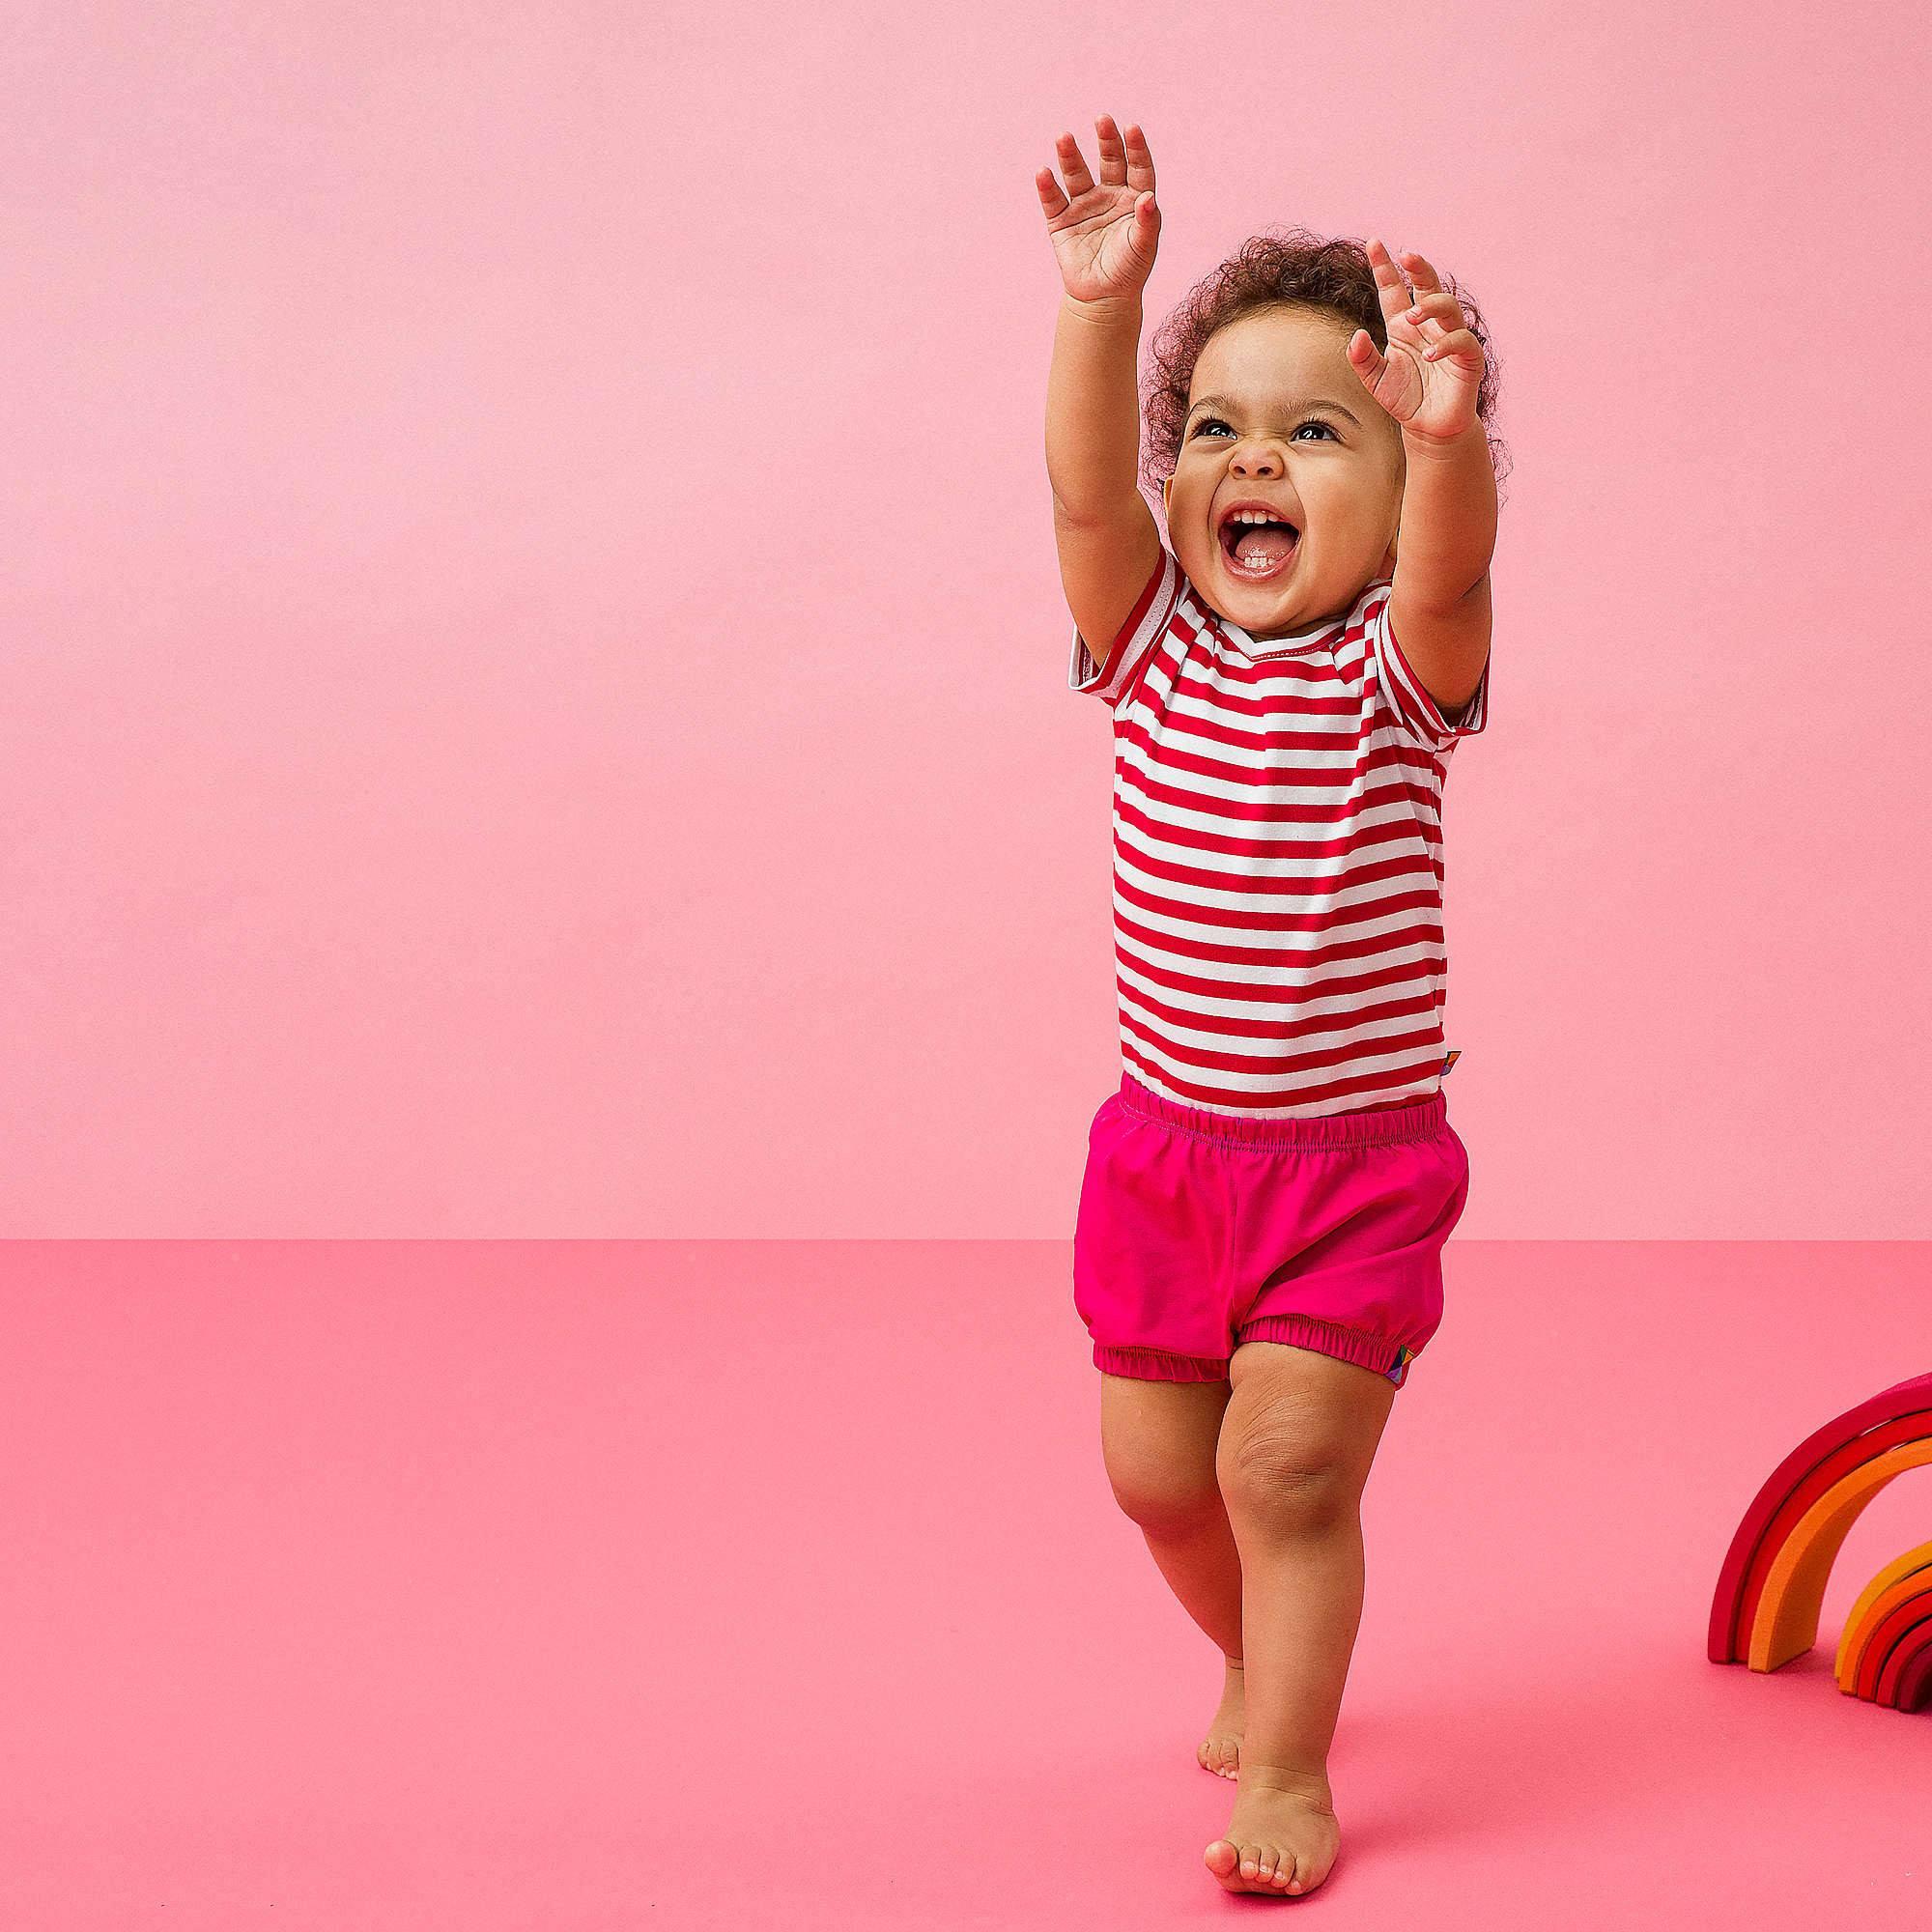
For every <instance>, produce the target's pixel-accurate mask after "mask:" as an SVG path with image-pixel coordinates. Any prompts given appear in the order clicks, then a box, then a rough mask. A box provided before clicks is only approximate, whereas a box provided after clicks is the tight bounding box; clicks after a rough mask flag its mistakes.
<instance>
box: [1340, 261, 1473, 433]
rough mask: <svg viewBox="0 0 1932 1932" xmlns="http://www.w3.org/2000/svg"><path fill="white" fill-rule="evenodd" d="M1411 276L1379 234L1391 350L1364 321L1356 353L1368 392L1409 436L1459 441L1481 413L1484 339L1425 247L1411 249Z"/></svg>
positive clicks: (1379, 272) (1377, 265)
mask: <svg viewBox="0 0 1932 1932" xmlns="http://www.w3.org/2000/svg"><path fill="white" fill-rule="evenodd" d="M1402 260H1403V262H1405V263H1406V264H1407V267H1408V272H1409V275H1410V277H1411V279H1412V280H1413V281H1414V283H1415V299H1414V301H1413V302H1411V301H1410V300H1409V297H1408V284H1407V282H1406V281H1404V279H1403V271H1402V270H1401V269H1400V268H1398V267H1397V266H1396V260H1395V258H1394V257H1393V256H1391V255H1390V253H1389V251H1388V250H1387V249H1386V248H1384V247H1383V246H1382V244H1381V243H1380V242H1379V241H1376V240H1375V239H1374V238H1373V237H1372V238H1371V239H1370V241H1369V266H1370V267H1371V268H1372V269H1373V270H1375V271H1376V294H1377V295H1378V296H1379V297H1380V298H1381V304H1382V319H1383V321H1384V322H1385V323H1386V324H1387V327H1388V353H1387V355H1383V354H1382V353H1381V351H1379V350H1378V349H1377V347H1376V340H1375V337H1374V336H1372V335H1371V334H1370V333H1369V331H1368V330H1367V329H1366V328H1358V329H1356V331H1355V332H1354V334H1353V335H1352V336H1350V339H1349V350H1348V355H1349V360H1350V362H1351V363H1352V364H1353V365H1354V370H1355V374H1356V375H1358V376H1359V377H1360V378H1361V379H1362V381H1363V382H1364V383H1365V384H1367V385H1368V389H1369V393H1370V394H1371V395H1372V396H1374V397H1375V399H1376V401H1377V402H1378V403H1379V404H1380V405H1381V406H1382V408H1383V409H1385V410H1386V411H1387V412H1389V414H1390V415H1392V416H1393V417H1394V418H1395V419H1396V421H1397V422H1399V423H1400V424H1401V425H1402V428H1403V434H1404V435H1405V436H1412V437H1416V438H1418V439H1425V440H1430V441H1433V442H1453V441H1454V440H1456V439H1457V438H1458V437H1460V436H1463V435H1464V434H1465V433H1466V432H1467V431H1468V430H1469V429H1470V428H1471V427H1473V425H1474V423H1475V421H1476V391H1477V390H1478V389H1479V388H1480V387H1481V386H1482V382H1483V375H1484V372H1485V371H1486V370H1487V369H1488V367H1489V364H1488V362H1487V360H1486V359H1485V358H1484V355H1483V345H1482V344H1481V343H1480V342H1478V341H1477V340H1476V338H1475V336H1474V335H1473V334H1471V333H1470V331H1469V329H1468V328H1467V327H1464V325H1463V304H1462V303H1461V302H1460V301H1458V300H1457V299H1456V298H1455V297H1454V296H1453V295H1451V294H1449V293H1448V292H1447V291H1446V290H1445V289H1444V288H1443V286H1442V282H1441V278H1440V277H1439V276H1438V275H1437V274H1436V272H1435V270H1434V269H1432V268H1431V267H1430V266H1429V264H1428V263H1427V262H1426V261H1424V260H1423V258H1422V257H1421V256H1420V255H1417V254H1415V253H1413V252H1411V251H1407V250H1405V251H1404V253H1403V256H1402Z"/></svg>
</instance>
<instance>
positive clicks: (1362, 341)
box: [1347, 328, 1388, 390]
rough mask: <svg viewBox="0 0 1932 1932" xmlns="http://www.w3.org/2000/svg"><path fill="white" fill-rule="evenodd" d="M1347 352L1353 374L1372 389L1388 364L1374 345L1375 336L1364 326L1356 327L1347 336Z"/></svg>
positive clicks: (1386, 359)
mask: <svg viewBox="0 0 1932 1932" xmlns="http://www.w3.org/2000/svg"><path fill="white" fill-rule="evenodd" d="M1347 353H1348V356H1349V361H1350V364H1351V366H1352V367H1353V369H1354V371H1355V374H1356V375H1358V376H1359V377H1360V378H1361V379H1362V381H1363V383H1365V384H1367V385H1368V387H1369V388H1370V389H1371V390H1373V389H1374V388H1375V386H1376V384H1378V383H1379V382H1380V381H1381V377H1382V371H1383V370H1384V369H1385V368H1386V367H1387V366H1388V358H1387V357H1386V356H1385V355H1383V354H1382V352H1381V351H1380V350H1379V349H1378V348H1377V347H1376V338H1375V337H1374V336H1373V335H1371V334H1370V333H1369V331H1368V330H1367V329H1366V328H1358V329H1356V331H1355V332H1354V334H1353V335H1351V336H1350V338H1349V348H1348V352H1347Z"/></svg>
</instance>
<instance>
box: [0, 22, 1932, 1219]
mask: <svg viewBox="0 0 1932 1932" xmlns="http://www.w3.org/2000/svg"><path fill="white" fill-rule="evenodd" d="M775 17H776V16H774V15H773V14H771V13H770V12H769V10H768V9H763V8H755V9H754V8H750V7H729V6H722V7H721V6H718V5H709V4H707V5H705V6H703V7H695V6H689V5H682V6H672V7H666V6H662V5H653V6H650V7H648V8H636V7H620V6H616V5H611V4H600V5H590V4H578V5H568V4H564V5H559V4H556V0H544V4H542V5H536V4H530V5H526V6H484V5H478V6H471V7H467V8H456V9H452V8H441V7H437V8H429V7H423V6H420V5H404V6H396V5H393V4H388V0H384V4H383V5H380V6H379V5H375V4H360V3H358V4H335V5H331V6H329V7H327V8H314V7H294V6H289V5H286V4H275V5H261V4H257V5H251V6H241V5H225V6H224V5H212V4H194V5H184V4H173V5H169V6H166V7H164V8H162V9H158V10H156V9H148V8H139V7H135V6H132V5H126V6H119V7H111V8H110V7H102V6H85V5H74V4H67V5H63V6H61V7H58V8H56V7H53V6H48V5H41V6H36V7H28V8H25V9H19V10H15V11H14V14H13V15H12V24H10V30H9V34H8V36H7V44H6V47H5V50H4V54H0V62H4V70H0V72H4V80H5V84H6V95H7V99H8V102H9V111H8V113H7V115H6V116H5V117H4V119H0V183H3V184H4V186H0V245H4V256H5V261H6V264H7V272H6V275H5V278H4V298H0V299H4V302H5V318H4V327H5V341H6V346H7V351H8V354H7V380H6V383H5V384H4V388H0V426H3V429H4V437H5V443H6V449H7V461H6V463H5V465H4V466H3V467H0V479H4V480H0V487H4V489H5V491H6V501H5V505H4V508H5V515H6V522H7V529H8V533H9V544H8V550H9V563H8V568H7V570H6V573H5V578H4V587H0V597H4V610H0V622H4V638H5V646H4V650H0V794H3V795H0V828H4V829H0V903H4V907H5V921H4V926H0V932H4V939H0V996H4V1003H5V1013H6V1026H5V1029H4V1033H0V1106H4V1108H5V1110H6V1116H5V1131H6V1144H7V1163H6V1175H7V1182H6V1187H5V1191H4V1194H0V1217H3V1218H0V1234H5V1235H9V1236H203V1235H221V1236H236V1237H245V1236H287V1237H301V1236H402V1235H410V1236H490V1235H499V1236H511V1235H515V1236H675V1237H692V1238H700V1237H710V1236H753V1237H762V1236H1013V1237H1035V1238H1049V1237H1053V1238H1060V1237H1068V1236H1070V1234H1071V1229H1072V1219H1073V1207H1074V1200H1075V1195H1076V1192H1077V1188H1078V1182H1079V1174H1080V1167H1081V1161H1082V1158H1083V1155H1084V1136H1085V1130H1086V1126H1087V1122H1088V1121H1089V1119H1090V1117H1091V1115H1092V1113H1093V1110H1094V1107H1095V1106H1096V1105H1097V1104H1098V1102H1099V1100H1100V1098H1101V1097H1102V1095H1103V1094H1105V1093H1106V1092H1107V1091H1108V1090H1109V1088H1110V1086H1111V1085H1112V1083H1113V1081H1114V1079H1115V1075H1116V1058H1115V1054H1116V1048H1115V1039H1114V1032H1113V1025H1114V1021H1113V1009H1112V992H1111V953H1110V934H1109V927H1108V880H1107V862H1108V827H1107V810H1108V790H1107V787H1108V777H1109V763H1110V753H1109V745H1108V737H1107V717H1106V713H1105V711H1104V709H1103V708H1102V707H1101V706H1099V705H1098V704H1097V703H1096V702H1094V700H1092V699H1087V698H1082V697H1079V696H1074V695H1073V694H1071V693H1070V692H1068V691H1067V690H1066V688H1065V661H1066V637H1067V628H1068V620H1067V617H1066V614H1065V607H1064V604H1063V602H1062V598H1061V593H1060V586H1059V579H1058V573H1057V569H1056V566H1055V560H1054V553H1053V541H1052V531H1051V526H1050V519H1049V516H1048V499H1047V485H1046V477H1045V471H1044V465H1043V459H1042V454H1041V436H1042V430H1041V410H1042V402H1043V394H1044V386H1045V380H1046V369H1047V359H1048V353H1049V348H1050V343H1051V335H1052V327H1053V319H1054V310H1055V303H1056V300H1057V296H1058V280H1057V276H1056V273H1055V270H1054V267H1053V263H1052V258H1051V254H1050V251H1049V249H1048V247H1047V244H1046V241H1045V239H1044V235H1043V233H1042V225H1041V220H1040V216H1039V213H1038V207H1037V197H1036V195H1035V191H1034V187H1033V185H1032V175H1033V172H1034V170H1035V169H1036V168H1037V167H1039V166H1041V165H1044V164H1047V163H1049V162H1050V161H1051V159H1052V156H1053V147H1052V144H1053V139H1054V136H1055V135H1056V134H1057V133H1059V132H1060V131H1062V130H1063V129H1070V130H1071V131H1073V132H1074V133H1075V134H1076V135H1078V136H1079V138H1080V139H1081V141H1082V143H1083V145H1084V146H1085V147H1086V148H1087V151H1088V153H1089V155H1090V158H1091V156H1092V154H1093V147H1092V132H1093V119H1094V115H1095V114H1096V113H1098V112H1100V111H1102V110H1107V111H1111V112H1112V113H1114V114H1115V115H1116V116H1117V117H1119V118H1120V119H1121V120H1122V122H1125V121H1128V120H1139V121H1140V122H1141V123H1142V124H1143V125H1144V126H1145V127H1146V128H1147V129H1148V131H1149V134H1150V137H1151V140H1152V143H1153V148H1154V156H1155V160H1156V163H1157V166H1158V168H1159V170H1160V197H1161V202H1162V205H1163V208H1164V211H1165V218H1166V227H1165V236H1164V241H1163V246H1162V253H1161V259H1160V264H1159V267H1158V269H1157V270H1156V271H1155V276H1154V280H1153V282H1152V284H1151V287H1150V289H1149V292H1148V316H1149V327H1150V331H1151V327H1153V325H1154V323H1155V322H1157V320H1158V319H1159V317H1160V316H1161V315H1162V314H1164V313H1165V311H1166V310H1167V309H1168V307H1169V306H1170V305H1171V304H1172V303H1173V302H1174V301H1176V300H1177V299H1178V298H1179V297H1180V296H1181V295H1182V294H1183V292H1184V291H1185V290H1186V288H1187V287H1188V286H1189V285H1190V284H1191V283H1192V282H1193V281H1194V280H1195V279H1196V278H1197V277H1198V276H1199V275H1201V274H1203V273H1205V272H1206V271H1207V270H1208V269H1209V268H1210V267H1211V266H1212V265H1213V264H1214V262H1215V261H1217V260H1218V259H1219V258H1220V257H1221V256H1222V255H1223V254H1224V253H1225V252H1226V251H1228V250H1230V249H1232V248H1233V247H1235V246H1236V245H1237V244H1238V242H1239V241H1241V239H1242V238H1243V237H1244V236H1246V235H1247V234H1249V233H1251V232H1253V231H1254V230H1256V229H1258V228H1261V227H1264V226H1265V225H1268V224H1270V223H1276V222H1287V221H1294V220H1299V221H1305V222H1307V223H1308V224H1310V225H1312V226H1314V227H1317V228H1319V229H1321V230H1323V231H1326V232H1333V233H1348V234H1356V235H1360V234H1364V233H1376V234H1378V235H1380V236H1381V237H1382V238H1383V239H1384V240H1386V241H1389V242H1390V243H1391V244H1393V245H1396V246H1400V247H1415V248H1419V249H1421V250H1422V251H1423V252H1424V253H1426V254H1428V255H1430V256H1431V258H1432V259H1433V260H1434V261H1435V263H1436V264H1437V265H1438V267H1441V268H1444V269H1446V270H1450V271H1451V272H1453V273H1454V274H1456V275H1457V276H1459V277H1460V278H1461V279H1463V281H1465V282H1466V283H1467V285H1468V287H1469V289H1470V290H1471V292H1472V294H1473V295H1474V296H1475V298H1477V299H1478V301H1480V302H1481V303H1482V305H1483V307H1484V310H1485V312H1486V314H1487V316H1488V317H1489V319H1490V320H1491V322H1492V324H1493V326H1494V328H1495V332H1496V346H1497V349H1498V352H1499V355H1500V358H1501V362H1502V391H1503V413H1502V416H1501V418H1500V420H1499V423H1498V428H1499V430H1500V432H1501V434H1502V435H1503V436H1504V437H1506V438H1507V439H1508V440H1509V442H1510V444H1511V446H1512V449H1513V451H1514V453H1515V457H1516V469H1515V471H1514V473H1513V475H1512V476H1511V478H1510V479H1509V483H1508V493H1509V500H1508V501H1507V503H1506V505H1505V507H1504V511H1503V530H1502V537H1501V541H1500V545H1499V549H1498V553H1497V558H1496V565H1495V583H1496V608H1497V613H1498V614H1497V627H1496V638H1495V645H1494V649H1495V654H1496V655H1495V668H1494V671H1493V674H1492V675H1493V698H1492V725H1491V726H1490V729H1489V730H1488V732H1487V733H1486V734H1485V735H1484V736H1483V737H1482V738H1480V739H1478V740H1476V741H1473V742H1472V743H1471V744H1469V745H1468V746H1466V747H1465V748H1464V749H1463V752H1461V753H1459V754H1458V759H1457V763H1456V766H1455V768H1454V770H1453V772H1452V775H1451V781H1450V791H1449V798H1448V805H1447V823H1448V832H1449V861H1448V864H1449V888H1448V918H1449V932H1450V957H1451V993H1450V1009H1449V1038H1450V1041H1451V1043H1452V1044H1454V1045H1459V1046H1461V1047H1462V1048H1463V1060H1462V1061H1461V1063H1460V1064H1459V1065H1458V1066H1457V1067H1456V1069H1455V1071H1454V1073H1453V1074H1452V1076H1451V1079H1450V1083H1449V1088H1448V1093H1449V1095H1450V1101H1451V1105H1452V1108H1453V1109H1454V1118H1455V1119H1456V1121H1457V1123H1458V1126H1459V1130H1460V1131H1461V1132H1462V1134H1463V1138H1464V1139H1465V1141H1466V1142H1467V1144H1468V1145H1469V1147H1470V1150H1471V1152H1472V1156H1473V1162H1474V1178H1473V1182H1472V1190H1471V1197H1470V1205H1469V1208H1468V1211H1467V1214H1466V1215H1465V1217H1464V1220H1463V1225H1462V1227H1461V1229H1460V1230H1459V1234H1460V1235H1461V1236H1525V1237H1530V1236H1536V1237H1600V1236H1601V1237H1607V1236H1626V1237H1651V1236H1654V1237H1713V1238H1730V1237H1759V1238H1767V1237H1768V1238H1777V1237H1789V1236H1819V1237H1864V1238H1922V1237H1925V1236H1932V1198H1928V1180H1927V1174H1928V1166H1927V1162H1926V1159H1925V1152H1924V1150H1925V1145H1926V1141H1927V1137H1928V1132H1932V1067H1928V1064H1927V1058H1928V1057H1927V1054H1926V1051H1925V1043H1924V1023H1925V1017H1926V1008H1925V986H1926V966H1927V954H1928V940H1929V939H1932V932H1928V924H1932V921H1928V914H1927V910H1926V899H1925V887H1926V873H1927V867H1926V863H1925V859H1924V850H1925V834H1924V830H1923V827H1924V823H1925V817H1924V813H1925V807H1924V797H1925V774H1926V765H1927V761H1926V756H1925V749H1924V724H1925V720H1926V718H1927V715H1928V706H1932V665H1929V664H1928V651H1927V643H1926V636H1925V596H1924V592H1923V589H1922V587H1921V586H1922V584H1923V582H1924V575H1923V568H1922V565H1923V558H1924V553H1925V540H1924V526H1925V520H1926V517H1927V514H1928V511H1927V497H1926V483H1925V476H1926V454H1925V452H1926V450H1927V448H1928V446H1932V390H1928V388H1927V385H1926V384H1924V383H1923V382H1921V381H1919V380H1918V373H1917V372H1918V367H1919V364H1920V361H1921V359H1922V358H1921V356H1920V354H1919V351H1918V346H1917V339H1918V329H1919V327H1920V323H1921V318H1922V315H1923V312H1924V307H1925V297H1926V294H1927V283H1928V272H1927V261H1926V248H1925V238H1924V228H1923V222H1922V207H1921V202H1922V183H1923V181H1924V180H1925V179H1926V176H1927V173H1928V170H1929V169H1932V134H1928V131H1927V124H1926V121H1925V118H1924V115H1923V112H1922V102H1923V95H1924V89H1925V86H1926V81H1927V67H1928V62H1927V42H1926V28H1925V26H1924V24H1923V20H1922V16H1921V15H1920V14H1919V13H1918V12H1917V11H1916V10H1914V9H1912V8H1909V7H1907V6H1904V5H1897V6H1870V7H1865V8H1861V9H1855V10H1853V11H1852V12H1850V13H1849V14H1848V13H1846V12H1845V11H1844V10H1837V11H1835V12H1833V13H1831V14H1817V13H1816V12H1815V11H1813V10H1808V9H1799V8H1796V7H1755V8H1752V9H1750V10H1748V12H1747V13H1746V12H1741V11H1738V10H1718V11H1717V12H1715V13H1709V14H1698V13H1696V12H1694V11H1693V12H1691V13H1690V14H1686V13H1685V12H1684V11H1683V10H1682V9H1681V8H1675V7H1671V8H1666V7H1664V6H1662V5H1649V6H1622V7H1619V8H1616V9H1613V10H1610V11H1609V12H1608V13H1607V14H1604V13H1602V12H1598V13H1592V12H1591V11H1590V10H1581V11H1576V10H1573V11H1571V12H1569V13H1562V12H1552V11H1551V10H1549V9H1548V8H1546V7H1543V6H1540V5H1539V6H1490V7H1481V8H1468V9H1463V10H1460V11H1457V10H1450V11H1446V12H1445V11H1443V10H1440V9H1436V8H1433V7H1432V8H1423V7H1416V8H1414V9H1405V8H1400V7H1399V8H1398V9H1397V10H1396V17H1394V18H1392V17H1391V15H1390V14H1389V12H1388V10H1386V9H1382V10H1367V11H1364V10H1360V9H1334V10H1325V9H1324V10H1315V9H1295V10H1293V12H1292V13H1291V12H1287V11H1283V12H1280V13H1264V14H1259V15H1253V16H1243V20H1242V24H1241V29H1240V35H1241V38H1240V39H1239V41H1238V42H1236V41H1235V40H1233V39H1231V38H1229V37H1227V36H1225V35H1222V34H1209V33H1208V30H1207V27H1206V25H1205V16H1203V15H1201V14H1199V13H1198V11H1192V12H1190V11H1189V10H1184V9H1182V10H1177V9H1174V8H1170V7H1152V6H1135V5H1131V4H1128V5H1122V6H1119V7H1116V8H1113V9H1110V10H1108V11H1107V12H1106V13H1104V14H1095V13H1092V12H1091V11H1089V10H1084V9H1082V10H1072V9H1068V10H1066V11H1065V13H1064V14H1057V15H1056V14H1042V13H1041V10H1039V9H1038V8H1037V7H1034V6H1027V7H1016V6H997V5H996V6H981V7H975V8H970V9H958V10H948V11H946V12H944V13H941V14H935V13H931V12H929V11H924V10H920V9H910V10H907V9H897V8H891V7H885V6H867V7H860V6H853V5H833V6H829V7H819V8H814V9H813V10H811V11H810V14H808V15H806V16H805V19H806V23H807V29H808V30H807V31H805V32H803V33H802V34H795V33H788V32H787V31H785V30H782V29H781V30H777V31H775V30H774V26H773V21H774V19H775ZM1746 24H1747V25H1748V32H1743V31H1741V29H1742V28H1743V27H1744V26H1745V25H1746Z"/></svg>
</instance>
